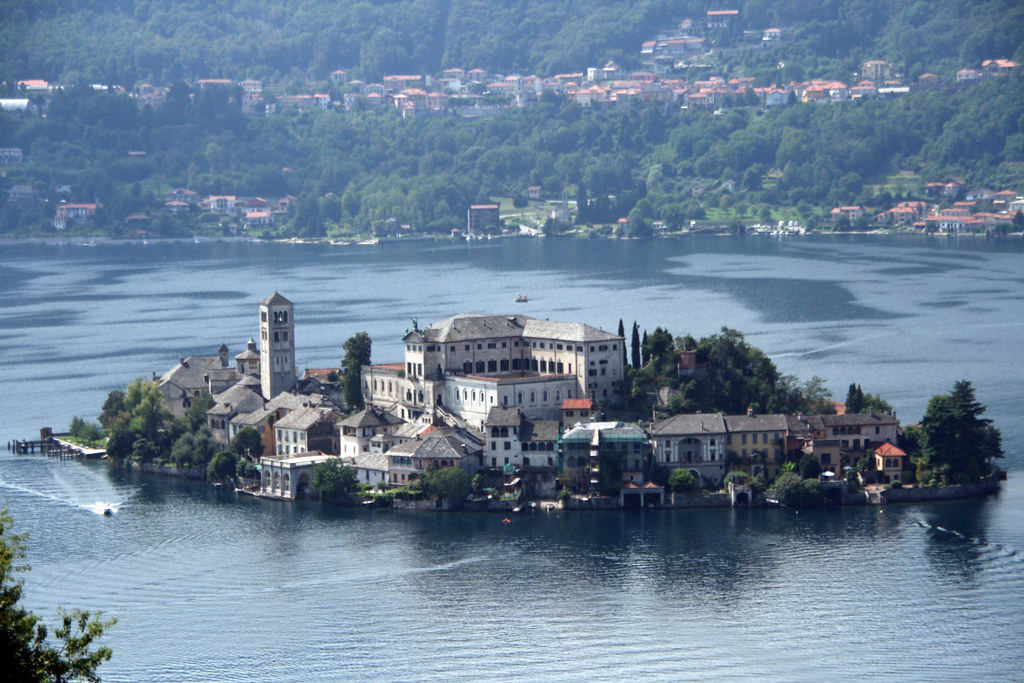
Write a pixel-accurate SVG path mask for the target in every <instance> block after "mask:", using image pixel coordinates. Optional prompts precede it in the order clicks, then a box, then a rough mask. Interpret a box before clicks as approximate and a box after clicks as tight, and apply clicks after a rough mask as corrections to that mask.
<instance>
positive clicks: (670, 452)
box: [651, 413, 727, 486]
mask: <svg viewBox="0 0 1024 683" xmlns="http://www.w3.org/2000/svg"><path fill="white" fill-rule="evenodd" d="M726 436H727V435H726V427H725V417H724V416H723V415H722V414H720V413H697V414H688V415H674V416H672V417H670V418H668V419H665V420H659V421H658V422H655V423H654V424H653V425H651V438H652V441H653V446H654V458H655V462H657V463H658V464H659V465H662V466H664V467H667V468H670V469H676V468H680V467H685V468H686V469H688V470H690V471H691V472H692V473H693V475H694V477H697V478H698V481H700V480H701V479H703V480H704V481H706V482H708V483H710V484H712V485H715V486H718V485H720V484H721V483H722V479H723V478H724V477H725V475H726V462H725V455H726V442H727V439H726Z"/></svg>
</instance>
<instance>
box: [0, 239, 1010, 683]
mask: <svg viewBox="0 0 1024 683" xmlns="http://www.w3.org/2000/svg"><path fill="white" fill-rule="evenodd" d="M1021 246H1022V245H1021V243H1020V242H1011V243H995V244H993V243H985V242H980V241H978V242H973V241H969V242H947V241H944V240H943V241H924V240H909V239H896V238H885V237H851V238H845V239H830V238H806V239H800V240H782V241H776V240H768V239H756V238H748V239H745V240H739V239H723V238H701V239H690V240H680V241H671V242H669V241H656V242H607V241H570V240H565V241H560V240H548V241H545V240H523V241H510V242H504V241H502V242H488V243H484V244H481V245H473V246H465V245H461V244H459V245H448V244H442V245H434V244H427V243H412V244H402V245H395V244H387V245H379V246H377V247H355V246H351V247H326V246H306V245H275V244H247V243H226V242H224V243H201V244H193V243H191V242H189V243H176V244H149V245H113V244H101V245H99V246H96V247H85V246H76V245H71V244H69V245H64V246H54V245H38V244H3V245H0V249H2V250H3V251H2V253H3V257H2V259H0V312H2V314H3V316H4V320H5V324H4V325H3V326H2V327H0V349H2V351H0V387H2V394H0V395H2V396H3V399H2V408H3V416H4V417H3V420H2V421H0V442H2V443H4V444H6V442H7V441H8V440H10V439H14V438H23V437H30V436H31V435H32V434H33V433H34V432H36V430H38V428H39V427H40V426H43V425H52V426H54V427H56V428H58V429H59V428H64V427H66V425H67V423H68V422H69V421H70V419H71V417H72V416H74V415H81V416H85V417H87V418H92V417H93V416H95V415H96V414H97V413H98V411H99V407H100V406H101V404H102V402H103V399H104V398H105V396H106V394H107V392H108V391H109V390H111V389H113V388H119V387H123V385H124V384H126V383H127V382H128V381H130V380H131V379H132V378H134V377H137V376H149V375H150V373H151V372H152V371H154V370H155V371H157V372H163V371H164V370H165V369H167V368H168V367H170V366H171V365H173V363H174V362H176V360H177V358H178V356H180V355H189V354H194V353H202V354H209V353H213V352H214V350H215V349H216V348H217V346H219V345H220V344H221V342H225V343H227V344H228V346H229V347H230V349H231V354H232V355H233V354H235V353H238V352H239V351H241V350H243V348H244V344H245V341H247V340H248V338H249V337H250V336H255V334H256V330H257V322H256V303H257V301H258V300H259V299H261V298H263V297H265V296H267V295H268V294H270V293H272V292H273V291H274V290H275V289H276V290H278V291H280V292H281V293H282V294H284V295H285V296H287V297H288V298H289V299H291V300H292V301H293V302H295V317H296V337H297V346H298V349H299V351H298V362H299V364H300V365H301V366H312V367H330V366H334V365H336V364H337V362H338V360H339V359H340V358H341V356H342V354H343V352H342V350H341V344H342V343H343V342H344V340H345V339H347V338H348V337H349V336H351V335H352V334H353V333H355V332H357V331H361V330H365V331H367V332H369V333H370V335H371V337H372V338H373V340H374V361H375V362H386V361H391V360H399V359H400V358H401V344H400V337H401V335H402V333H403V332H404V330H405V329H406V328H408V327H411V325H412V322H411V320H412V318H413V317H416V318H418V320H419V321H420V323H421V324H429V323H430V322H433V321H436V320H439V319H441V318H444V317H447V316H448V315H451V314H453V313H456V312H481V313H505V312H522V313H525V314H528V315H533V316H537V317H542V318H544V317H549V318H552V319H564V320H580V321H584V322H588V323H591V324H594V325H598V326H601V327H604V328H605V329H609V330H614V329H615V328H616V327H617V325H618V320H619V318H623V319H624V320H625V323H626V327H627V328H629V327H630V326H631V324H632V321H633V320H636V321H637V322H638V323H639V324H640V326H641V327H642V328H646V329H649V330H653V328H654V327H656V326H659V325H660V326H663V327H666V328H667V329H669V330H670V331H671V332H672V333H673V334H685V333H690V334H693V335H694V336H697V337H699V336H701V335H706V334H711V333H714V332H716V331H717V330H718V329H719V328H720V327H721V326H723V325H728V326H729V327H732V328H736V329H739V330H741V331H742V332H744V333H745V334H746V335H747V337H748V339H749V340H750V341H751V343H753V344H755V345H757V346H760V347H761V348H763V349H764V350H765V351H766V352H767V353H768V354H769V355H770V356H772V357H773V358H774V359H775V360H776V362H777V363H778V364H779V366H780V368H781V369H782V370H783V371H784V372H788V373H795V374H797V375H799V376H800V377H801V378H805V379H806V378H809V377H810V376H812V375H820V376H822V377H824V378H825V379H827V380H828V384H829V386H830V387H831V388H832V390H833V391H834V393H835V394H836V395H837V398H842V397H843V396H845V393H846V387H847V385H848V384H849V383H850V382H854V381H856V382H859V383H860V384H862V386H863V388H864V390H865V391H870V392H871V393H880V394H882V395H883V396H884V397H886V398H887V399H888V400H889V401H890V402H891V403H893V405H894V406H895V407H896V408H897V411H898V414H899V417H900V418H901V419H902V420H904V421H915V420H917V419H919V418H920V416H921V414H922V413H923V411H924V408H925V405H926V403H927V400H928V398H929V397H930V396H931V395H933V394H936V393H940V392H945V391H948V390H949V389H950V388H951V386H952V384H953V382H954V381H956V380H958V379H964V378H966V379H970V380H972V381H973V382H974V384H975V387H976V388H977V394H978V398H979V400H981V401H982V402H983V403H985V404H986V405H988V406H989V413H988V416H989V417H991V418H993V419H995V420H996V422H997V424H998V425H999V426H1000V427H1001V428H1002V430H1003V435H1004V448H1005V449H1006V451H1007V458H1006V462H1005V463H1004V464H1005V465H1006V467H1007V468H1008V469H1009V470H1010V473H1011V474H1010V481H1009V482H1008V484H1007V486H1006V487H1005V489H1004V491H1003V493H1002V494H1001V495H1000V496H999V497H998V498H995V499H989V500H986V501H978V502H965V503H955V504H935V505H916V506H889V507H886V508H883V509H878V508H848V509H840V510H824V511H803V512H800V513H799V514H797V513H795V512H792V511H778V510H767V511H762V510H753V511H746V510H744V511H728V510H703V511H698V510H682V511H646V512H643V513H636V514H619V513H600V514H598V513H595V514H570V515H561V514H546V513H535V514H532V515H524V516H517V517H515V518H514V519H513V521H512V523H511V524H508V525H503V524H501V520H500V518H499V517H496V516H492V515H476V514H451V515H430V514H427V515H417V514H410V513H398V512H391V511H375V512H365V511H362V510H333V509H323V508H321V507H320V506H318V505H314V504H281V503H276V502H271V501H258V500H254V499H249V498H241V499H238V498H236V497H235V495H234V494H233V493H230V492H221V491H218V490H213V489H208V488H206V487H204V486H202V485H198V484H192V483H187V482H178V481H168V480H162V479H154V478H138V477H128V476H126V475H124V474H120V473H110V472H108V470H107V469H106V467H105V465H103V464H102V463H74V462H67V463H62V462H59V461H54V460H49V459H46V458H43V457H39V456H36V457H14V456H11V455H9V454H8V453H6V451H5V452H4V453H3V454H0V507H7V508H9V509H10V511H11V512H12V514H13V515H14V516H15V519H16V529H17V530H20V531H29V532H30V533H31V538H30V541H29V558H28V559H29V561H30V563H31V564H32V567H33V568H32V571H31V572H30V573H29V574H27V575H25V579H26V596H25V600H26V603H27V605H28V606H29V607H30V608H31V609H33V610H36V611H37V612H39V613H41V614H43V615H46V616H47V617H48V618H49V619H50V620H51V621H52V615H53V614H54V611H55V609H56V606H58V605H65V606H68V607H84V608H89V609H102V610H104V612H105V613H106V614H109V615H113V616H117V617H118V619H119V623H118V625H117V626H116V627H115V628H113V629H112V630H111V631H110V632H109V633H108V635H107V636H105V638H104V640H105V641H106V642H107V643H108V644H109V645H111V646H112V647H113V648H114V652H115V655H114V659H113V660H112V661H111V662H109V663H108V664H106V665H104V667H103V668H102V669H101V671H102V673H103V674H104V679H105V680H116V681H183V680H189V681H225V680H226V681H232V680H239V681H248V680H273V681H279V680H280V681H309V680H352V679H372V680H477V679H489V680H511V679H522V680H555V679H557V680H579V679H592V680H610V679H619V680H621V679H625V678H629V679H635V678H640V677H643V678H648V679H660V680H675V679H723V678H725V679H729V678H739V677H746V678H758V679H774V680H822V679H827V678H843V679H854V678H856V679H864V678H868V679H897V678H898V679H908V680H922V679H930V680H951V679H963V678H965V677H968V676H970V677H972V678H975V679H979V680H991V679H1020V678H1021V671H1024V653H1022V645H1024V558H1022V556H1021V554H1018V552H1017V551H1018V549H1020V551H1021V553H1024V526H1022V521H1021V520H1022V519H1024V487H1022V486H1021V485H1020V477H1021V475H1022V470H1024V459H1022V458H1021V455H1020V452H1021V447H1022V445H1024V438H1022V436H1021V429H1020V417H1021V412H1022V411H1021V406H1022V405H1024V382H1022V379H1024V377H1022V375H1024V372H1022V370H1021V359H1022V358H1024V348H1022V343H1021V333H1022V331H1024V268H1022V267H1024V252H1022V249H1021ZM519 293H525V294H528V295H529V297H530V301H529V303H527V304H515V303H513V299H514V297H515V295H516V294H519ZM99 502H123V505H122V507H121V508H120V510H119V511H118V513H117V514H116V515H114V516H113V517H104V516H102V515H100V514H97V510H98V508H97V507H96V504H97V503H99Z"/></svg>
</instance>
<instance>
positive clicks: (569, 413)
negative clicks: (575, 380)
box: [562, 398, 601, 424]
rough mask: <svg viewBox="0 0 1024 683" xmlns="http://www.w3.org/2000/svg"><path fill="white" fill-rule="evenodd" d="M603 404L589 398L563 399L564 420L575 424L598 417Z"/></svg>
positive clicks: (566, 422) (565, 422)
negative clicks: (600, 404)
mask: <svg viewBox="0 0 1024 683" xmlns="http://www.w3.org/2000/svg"><path fill="white" fill-rule="evenodd" d="M600 409H601V406H599V405H598V404H597V403H595V402H594V401H592V400H591V399H589V398H567V399H565V400H564V401H562V422H563V423H564V424H573V423H575V422H587V421H590V420H594V419H595V418H597V416H598V413H599V412H600Z"/></svg>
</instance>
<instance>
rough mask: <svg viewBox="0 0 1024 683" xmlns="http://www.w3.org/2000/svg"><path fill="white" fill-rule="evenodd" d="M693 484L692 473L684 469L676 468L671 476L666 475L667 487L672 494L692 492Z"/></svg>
mask: <svg viewBox="0 0 1024 683" xmlns="http://www.w3.org/2000/svg"><path fill="white" fill-rule="evenodd" d="M693 484H694V478H693V472H691V471H690V470H688V469H686V468H684V467H677V468H676V469H674V470H672V474H670V475H668V486H669V488H670V489H672V492H673V493H686V492H687V491H691V490H693Z"/></svg>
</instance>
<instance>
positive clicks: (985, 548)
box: [915, 519, 1024, 562]
mask: <svg viewBox="0 0 1024 683" xmlns="http://www.w3.org/2000/svg"><path fill="white" fill-rule="evenodd" d="M915 522H916V524H917V525H918V526H919V527H921V528H922V529H928V530H929V531H933V532H935V533H937V534H942V535H944V536H952V537H954V538H958V539H960V540H961V541H963V542H965V543H968V544H970V545H972V546H975V547H976V548H978V549H979V550H980V551H982V552H984V553H987V554H990V555H994V556H1001V557H1007V558H1010V559H1012V560H1014V561H1016V562H1024V556H1021V555H1019V554H1018V553H1017V550H1016V549H1015V548H1012V547H1010V546H1007V545H1003V544H1002V543H989V542H987V541H983V540H981V539H980V538H971V537H969V536H967V535H965V534H963V533H961V532H959V531H957V530H956V529H947V528H946V527H944V526H939V525H937V524H931V523H929V522H927V521H925V520H923V519H918V520H915Z"/></svg>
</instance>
